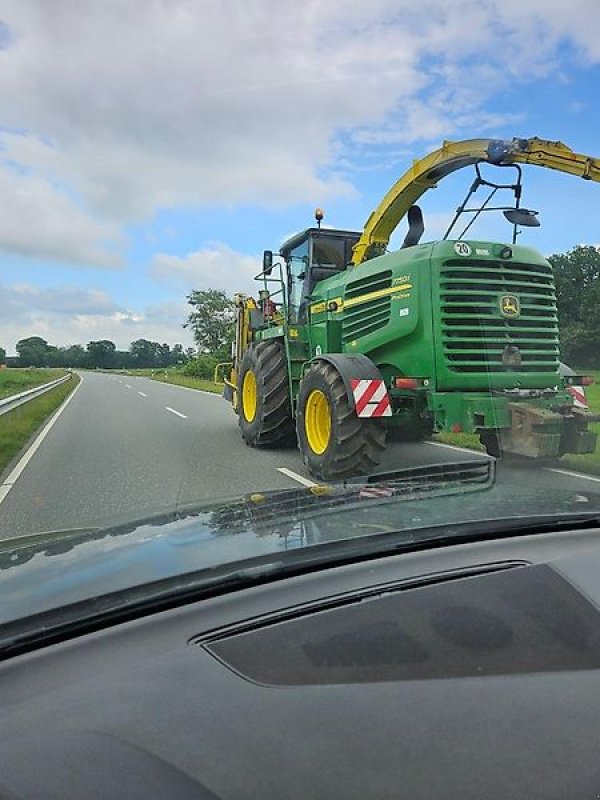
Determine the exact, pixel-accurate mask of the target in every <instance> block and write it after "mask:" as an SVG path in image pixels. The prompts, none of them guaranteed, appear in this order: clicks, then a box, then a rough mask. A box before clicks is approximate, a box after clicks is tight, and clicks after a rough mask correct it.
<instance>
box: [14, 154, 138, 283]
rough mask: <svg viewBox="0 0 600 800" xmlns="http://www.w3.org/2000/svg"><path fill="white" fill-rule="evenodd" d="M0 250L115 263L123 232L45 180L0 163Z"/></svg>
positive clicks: (101, 264)
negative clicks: (91, 214)
mask: <svg viewBox="0 0 600 800" xmlns="http://www.w3.org/2000/svg"><path fill="white" fill-rule="evenodd" d="M0 196H1V197H2V213H0V251H4V253H5V254H14V255H18V256H27V257H30V258H37V259H40V260H44V261H46V260H48V261H58V262H60V263H62V264H71V265H83V266H95V267H104V268H118V267H120V266H122V264H123V259H122V256H121V255H120V254H119V253H118V252H116V249H115V248H117V247H119V246H122V243H123V236H122V234H121V232H120V229H119V227H118V226H117V225H115V224H114V223H107V222H99V221H97V220H94V219H93V218H91V217H90V216H89V215H88V214H86V213H85V212H84V211H83V210H82V209H81V208H79V207H78V206H77V205H76V203H75V202H74V201H73V200H72V199H71V198H70V197H69V196H68V194H67V193H66V192H64V191H61V190H60V189H58V188H57V187H55V186H53V185H52V184H51V183H50V181H49V180H47V179H45V178H43V177H39V176H36V175H31V174H22V173H21V172H19V171H18V170H16V169H14V168H11V167H10V166H6V165H4V166H2V165H0Z"/></svg>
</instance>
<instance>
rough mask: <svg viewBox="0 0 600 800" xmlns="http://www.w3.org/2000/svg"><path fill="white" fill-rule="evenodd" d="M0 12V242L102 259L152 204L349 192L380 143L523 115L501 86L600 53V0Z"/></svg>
mask: <svg viewBox="0 0 600 800" xmlns="http://www.w3.org/2000/svg"><path fill="white" fill-rule="evenodd" d="M3 16H4V20H5V27H3V28H2V30H1V31H0V34H1V35H0V48H2V50H1V55H2V70H0V104H1V105H0V107H1V108H2V114H3V119H2V124H3V129H2V131H3V132H2V133H0V142H1V143H2V147H3V153H2V156H3V160H4V170H3V172H2V174H1V176H0V180H1V181H2V185H0V188H1V189H2V190H3V193H4V194H3V197H4V198H7V197H8V198H9V201H10V202H9V203H8V204H7V203H6V202H5V207H6V205H8V206H9V207H10V208H9V210H8V212H7V217H6V215H5V218H6V219H7V221H6V223H5V224H2V225H0V248H3V249H4V250H5V251H9V252H16V253H25V254H27V255H29V256H32V257H37V258H42V259H44V258H48V259H54V260H64V261H68V262H70V263H82V264H90V265H96V266H104V267H106V266H109V267H110V266H115V264H117V263H118V256H117V255H116V254H115V247H116V248H117V250H118V249H121V250H122V249H123V247H124V243H123V242H122V241H119V238H118V230H119V228H120V226H123V225H124V224H127V223H131V222H138V221H141V220H147V219H149V218H151V217H152V215H153V214H154V213H155V212H156V210H157V209H160V208H178V207H184V206H188V207H196V208H198V207H200V206H202V205H206V204H211V205H215V204H222V205H229V206H230V205H233V204H240V203H247V204H262V205H271V206H281V205H283V204H286V203H294V202H301V201H307V200H311V201H313V200H318V202H325V201H326V200H327V198H328V197H329V196H331V195H340V194H349V193H351V192H353V191H354V189H353V186H352V184H351V180H350V177H349V176H350V175H352V174H353V168H354V167H355V166H356V165H357V164H358V165H360V164H362V163H363V161H364V159H365V158H366V157H368V154H369V151H370V150H371V149H376V150H379V149H381V148H388V147H389V145H390V144H393V143H396V142H400V143H403V144H407V145H414V144H415V143H416V144H417V148H418V149H419V150H421V149H422V146H423V144H424V143H425V142H427V143H429V142H434V141H435V142H439V140H440V139H441V138H444V137H447V136H450V135H453V136H454V135H461V134H463V133H465V132H467V131H468V135H473V134H474V133H479V132H480V131H490V132H492V133H493V131H494V130H495V129H496V128H497V127H499V126H501V125H506V123H507V122H509V121H513V122H516V121H518V119H519V117H518V110H517V111H516V112H515V114H516V116H514V115H512V114H511V115H505V114H499V113H497V112H490V110H489V109H488V108H487V104H488V101H489V99H490V97H491V96H492V95H493V94H494V92H496V91H497V90H498V89H500V88H503V87H506V86H507V85H509V84H516V85H525V84H526V83H527V82H528V81H530V80H532V79H533V78H539V77H541V76H545V75H548V74H550V73H551V72H552V71H554V73H555V74H559V71H560V69H561V59H560V57H559V52H558V49H557V48H558V47H559V45H560V44H561V43H564V42H570V43H571V45H572V47H574V48H575V50H576V51H577V53H578V54H579V58H580V60H581V62H582V63H591V62H597V61H598V60H600V40H599V39H598V37H597V36H596V33H595V32H596V26H595V25H594V24H591V22H592V21H593V20H595V19H597V17H598V12H597V0H571V2H570V3H569V4H565V3H564V0H528V1H527V2H526V3H524V2H522V0H488V2H481V0H453V2H450V3H448V2H441V0H422V2H420V3H418V4H415V3H413V2H412V1H411V2H409V0H371V2H369V3H356V1H355V0H336V2H335V3H323V2H322V0H305V2H302V3H298V2H296V0H278V1H277V2H275V1H274V0H255V1H254V2H251V3H241V2H236V1H234V0H203V2H202V3H198V2H196V0H155V1H154V2H152V3H148V2H145V1H144V0H128V2H127V3H123V2H122V1H121V0H104V2H101V3H85V4H82V3H73V2H72V0H54V2H52V3H44V2H39V0H38V2H35V1H31V0H30V1H29V2H26V1H24V0H13V1H12V2H10V1H9V2H4V3H3ZM523 102H524V105H525V107H526V99H525V100H524V101H523ZM365 153H366V154H367V155H366V156H365ZM344 159H346V165H347V166H345V167H344V166H343V165H344ZM336 165H338V166H336ZM11 209H12V210H11ZM107 243H108V245H107Z"/></svg>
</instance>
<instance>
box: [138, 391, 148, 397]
mask: <svg viewBox="0 0 600 800" xmlns="http://www.w3.org/2000/svg"><path fill="white" fill-rule="evenodd" d="M138 394H139V396H140V397H148V395H147V394H144V392H138Z"/></svg>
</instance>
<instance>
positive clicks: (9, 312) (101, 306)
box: [0, 284, 193, 354]
mask: <svg viewBox="0 0 600 800" xmlns="http://www.w3.org/2000/svg"><path fill="white" fill-rule="evenodd" d="M0 307H1V308H2V334H1V341H0V346H2V347H4V348H5V349H6V351H7V352H8V353H9V354H13V353H14V347H15V344H16V343H17V341H18V340H19V339H23V338H24V337H26V336H41V337H42V338H44V339H46V340H47V341H48V342H50V344H53V345H56V346H61V347H62V346H66V345H70V344H83V345H85V344H87V342H89V341H91V340H96V339H110V340H111V341H113V342H115V343H116V345H117V347H118V348H119V349H125V350H127V349H128V348H129V345H130V343H131V342H132V341H134V340H135V339H139V338H145V339H151V340H153V341H160V342H168V343H169V344H171V345H173V344H175V343H177V342H181V343H183V344H184V345H185V346H186V347H188V346H191V345H192V344H193V341H192V337H191V335H190V333H189V332H188V331H186V330H184V329H183V328H182V324H183V322H184V321H185V319H186V317H187V313H188V308H187V305H186V303H185V302H184V301H170V302H164V303H159V304H154V305H148V306H146V307H144V308H141V309H128V308H125V307H123V306H122V305H120V304H119V303H118V302H116V301H115V300H114V299H113V298H112V297H110V295H108V294H107V293H106V292H103V291H100V290H96V289H80V288H79V287H76V286H60V287H56V288H53V289H41V288H39V287H36V286H31V285H28V284H19V285H13V286H2V285H1V284H0Z"/></svg>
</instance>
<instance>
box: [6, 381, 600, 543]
mask: <svg viewBox="0 0 600 800" xmlns="http://www.w3.org/2000/svg"><path fill="white" fill-rule="evenodd" d="M36 445H37V446H36ZM473 455H474V454H473V453H469V452H468V451H461V450H459V449H455V448H451V447H447V446H444V445H438V444H434V443H431V442H423V443H418V444H400V443H398V444H390V445H388V449H387V451H386V454H385V457H384V461H383V463H382V465H381V468H382V469H383V470H388V469H398V468H401V467H406V466H412V465H421V464H422V465H425V464H433V463H440V462H446V461H461V460H464V459H465V458H472V457H473ZM498 480H499V481H501V482H506V483H510V484H514V485H518V486H523V485H527V486H529V487H531V488H534V487H540V488H543V489H544V490H547V491H549V492H551V491H552V489H553V488H554V487H561V488H563V489H564V488H573V489H576V490H578V491H585V490H587V491H596V492H600V479H598V478H596V479H594V478H584V477H579V476H576V475H573V474H569V473H568V471H564V470H550V469H545V468H542V467H540V466H539V465H535V464H533V465H531V466H529V467H518V468H517V467H515V466H507V465H504V464H500V465H499V469H498ZM307 481H310V476H309V475H308V473H307V472H306V470H305V468H304V465H303V463H302V459H301V458H300V455H299V453H298V452H297V450H295V449H286V450H260V451H259V450H255V449H253V448H250V447H246V445H245V444H244V443H243V441H242V439H241V437H240V435H239V432H238V427H237V419H236V417H235V415H234V414H233V412H232V410H231V407H230V405H229V404H228V403H227V402H226V401H225V400H223V398H222V397H220V396H219V395H211V394H208V393H204V392H198V391H195V390H191V389H184V388H182V387H177V386H173V385H170V384H165V383H159V382H157V381H152V380H149V379H147V378H134V377H129V376H122V375H116V374H103V373H84V374H83V381H82V383H81V384H80V385H79V387H78V388H77V389H76V390H75V393H74V394H72V395H71V396H70V399H69V400H68V402H67V404H66V406H64V407H63V409H62V411H61V412H60V414H59V416H58V417H57V418H56V420H55V421H54V424H52V426H51V427H50V429H49V430H48V431H47V432H46V435H45V436H44V438H43V439H42V440H41V441H39V440H38V441H37V442H36V443H34V445H33V447H32V448H31V449H30V450H29V451H28V452H27V453H26V454H25V457H24V458H22V459H21V460H20V462H18V463H17V465H16V469H15V465H14V464H13V465H11V467H9V469H8V470H7V471H6V473H5V474H4V475H3V476H2V478H1V480H0V484H1V485H0V539H4V538H9V537H12V536H18V535H24V534H28V533H35V532H39V531H48V530H58V529H61V530H62V529H65V528H70V527H81V526H85V525H89V524H103V523H106V524H108V523H111V522H113V521H114V520H115V519H124V518H128V517H129V518H133V517H134V516H143V515H144V514H146V513H151V512H154V511H156V510H160V509H173V508H175V507H178V506H180V505H182V504H187V503H194V502H198V501H203V500H212V499H215V498H227V497H234V496H237V495H240V494H244V493H246V492H251V491H259V490H266V489H282V488H290V487H296V486H298V485H299V484H301V483H303V482H304V483H306V482H307Z"/></svg>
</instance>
